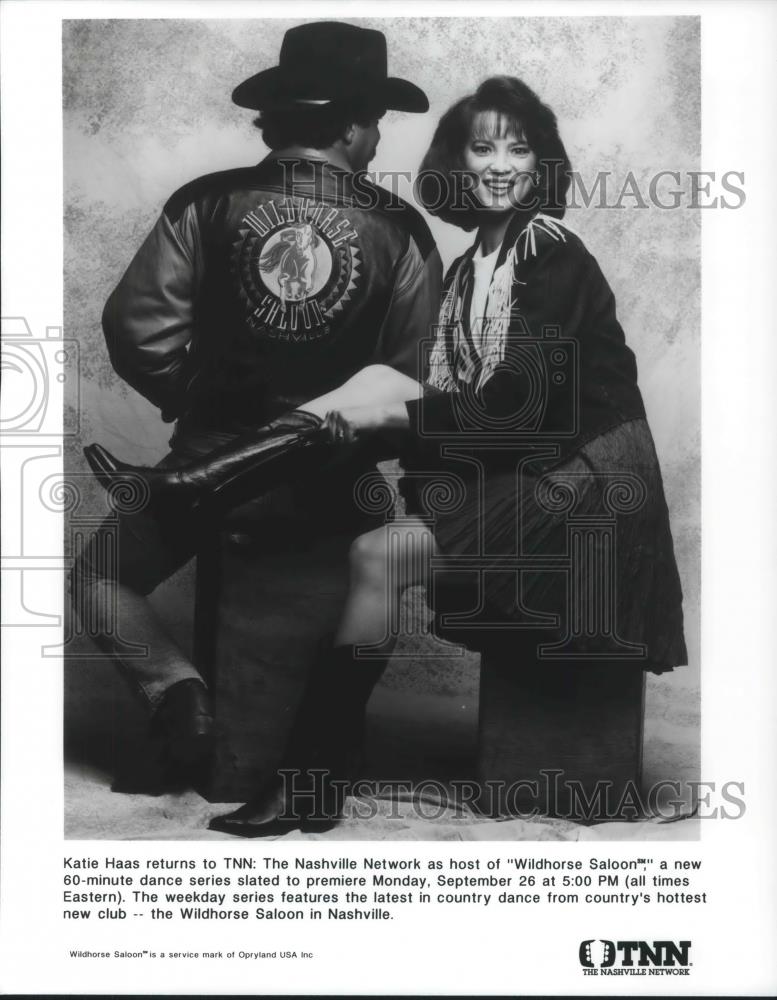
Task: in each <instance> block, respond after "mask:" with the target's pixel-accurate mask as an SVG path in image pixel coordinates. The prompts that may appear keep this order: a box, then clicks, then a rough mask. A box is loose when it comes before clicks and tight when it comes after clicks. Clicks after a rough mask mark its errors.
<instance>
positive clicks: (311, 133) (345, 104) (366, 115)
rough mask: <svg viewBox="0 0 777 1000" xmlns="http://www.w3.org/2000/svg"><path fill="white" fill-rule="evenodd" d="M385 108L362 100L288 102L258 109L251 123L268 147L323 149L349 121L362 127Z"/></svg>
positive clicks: (338, 134)
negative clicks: (258, 112)
mask: <svg viewBox="0 0 777 1000" xmlns="http://www.w3.org/2000/svg"><path fill="white" fill-rule="evenodd" d="M385 111H386V109H385V108H382V107H377V106H376V105H375V104H373V103H370V102H369V101H366V100H353V101H331V102H330V103H329V104H301V103H289V104H286V105H282V106H280V105H279V106H277V107H274V108H268V109H266V110H265V111H262V112H260V114H259V117H258V118H255V119H254V125H256V127H257V128H258V129H259V130H260V131H261V133H262V139H263V140H264V143H265V145H266V146H269V148H270V149H285V148H286V147H287V146H308V147H310V148H311V149H327V148H328V147H329V146H332V145H334V143H335V142H337V140H338V139H341V138H342V136H343V133H344V132H345V130H346V129H347V128H348V126H349V125H352V124H354V123H355V124H357V125H361V126H362V127H366V126H367V125H369V124H370V123H371V122H373V121H375V120H376V119H378V118H381V117H382V116H383V115H384V114H385Z"/></svg>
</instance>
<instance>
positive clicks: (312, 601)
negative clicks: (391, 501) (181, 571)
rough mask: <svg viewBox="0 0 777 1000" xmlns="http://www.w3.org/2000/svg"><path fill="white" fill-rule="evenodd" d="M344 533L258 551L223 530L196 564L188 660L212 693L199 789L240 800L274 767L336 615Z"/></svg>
mask: <svg viewBox="0 0 777 1000" xmlns="http://www.w3.org/2000/svg"><path fill="white" fill-rule="evenodd" d="M351 540H352V536H351V535H334V536H331V537H326V538H320V539H318V540H316V541H314V542H312V543H311V545H310V547H302V548H300V549H299V550H297V551H288V550H284V551H283V552H276V553H272V552H267V551H266V550H265V551H261V552H257V550H256V548H254V547H253V546H251V545H237V544H235V543H234V540H233V539H231V538H230V534H229V532H227V531H214V532H213V533H212V534H211V535H209V536H208V537H207V538H205V539H204V541H203V545H202V547H201V549H200V552H199V555H198V558H197V586H196V598H195V642H194V660H195V663H196V665H197V667H198V669H199V670H200V671H201V672H202V673H203V676H205V678H206V680H207V681H208V683H209V686H210V688H211V691H212V693H213V697H214V702H215V711H216V748H215V755H214V759H213V761H212V766H211V768H210V773H209V774H208V775H207V777H206V779H205V780H204V781H203V783H202V784H201V785H200V786H199V787H198V791H199V792H200V794H201V795H203V796H204V797H205V798H207V799H208V800H209V801H210V802H240V801H243V800H245V799H247V798H249V797H250V796H251V795H252V794H253V793H254V792H255V790H256V788H257V786H258V785H259V784H260V782H261V781H262V780H263V779H264V778H266V777H267V776H268V775H269V774H270V773H271V772H272V771H273V770H274V769H275V768H276V767H277V765H278V763H279V760H280V756H281V754H282V752H283V748H284V745H285V739H286V733H287V731H288V729H289V726H290V725H291V721H292V719H293V716H294V712H295V710H296V707H297V703H298V701H299V698H300V697H301V694H302V689H303V686H304V684H305V680H306V677H307V672H308V670H309V668H310V666H311V663H312V661H313V659H314V658H315V655H316V652H317V650H318V648H319V645H320V643H321V641H322V639H323V638H324V637H325V636H327V635H331V633H332V632H333V630H334V628H335V626H336V623H337V621H338V619H339V617H340V613H341V609H342V605H343V601H344V599H345V595H346V592H347V586H348V549H349V546H350V543H351Z"/></svg>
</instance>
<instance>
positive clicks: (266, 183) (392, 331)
mask: <svg viewBox="0 0 777 1000" xmlns="http://www.w3.org/2000/svg"><path fill="white" fill-rule="evenodd" d="M440 286H441V264H440V258H439V254H438V252H437V249H436V247H435V244H434V241H433V239H432V237H431V234H430V232H429V229H428V227H427V225H426V223H425V222H424V220H423V219H422V217H421V216H420V215H419V214H418V213H417V212H416V211H415V209H413V208H412V207H410V206H409V205H407V204H406V203H404V202H402V201H401V200H400V199H399V198H397V197H396V196H394V195H392V194H390V193H389V192H388V191H387V190H385V189H383V188H380V187H378V186H376V185H374V184H373V183H372V182H371V181H369V179H368V178H367V175H366V174H352V173H347V172H345V171H340V170H338V169H337V168H336V167H334V166H333V165H332V164H330V163H328V162H327V161H326V160H324V159H312V158H306V159H298V158H297V159H293V160H292V159H283V158H281V157H280V156H278V155H276V154H271V155H270V156H268V157H267V158H266V159H265V160H263V161H262V162H261V163H259V164H258V165H257V166H253V167H248V168H241V169H236V170H228V171H224V172H221V173H216V174H211V175H208V176H205V177H202V178H199V179H198V180H195V181H192V182H191V183H189V184H186V185H185V186H184V187H182V188H181V189H179V190H178V191H177V192H176V193H175V194H173V196H172V197H171V198H170V199H169V200H168V202H167V204H166V205H165V207H164V210H163V212H162V214H161V216H160V218H159V220H158V221H157V223H156V225H155V226H154V228H153V230H152V231H151V233H150V234H149V236H148V238H147V239H146V240H145V242H144V243H143V245H142V246H141V248H140V250H139V251H138V252H137V254H136V255H135V257H134V259H133V260H132V262H131V263H130V265H129V267H128V269H127V271H126V273H125V275H124V277H123V278H122V279H121V281H120V282H119V284H118V287H117V288H116V289H115V291H114V292H113V293H112V295H111V296H110V298H109V299H108V302H107V304H106V307H105V310H104V313H103V329H104V332H105V337H106V342H107V346H108V350H109V353H110V357H111V360H112V362H113V366H114V368H115V369H116V371H117V373H118V374H119V375H121V377H122V378H123V379H125V380H126V381H127V382H128V383H129V384H130V385H131V386H133V388H135V389H137V391H138V392H140V393H141V394H142V395H144V396H145V397H146V398H147V399H149V400H150V401H151V402H152V403H154V404H155V405H156V406H158V407H159V408H160V409H161V411H162V417H163V419H164V420H166V421H172V420H178V428H177V433H178V434H181V433H183V434H186V433H188V432H196V431H198V430H199V429H207V428H212V429H219V430H222V431H227V432H239V431H240V430H243V429H245V428H247V427H251V426H256V425H259V424H262V423H264V422H266V421H268V420H271V419H273V418H274V417H276V416H278V415H279V414H281V413H283V412H284V411H285V410H288V409H290V408H292V407H295V406H299V405H300V404H302V403H304V402H305V401H306V400H309V399H311V398H314V397H316V396H319V395H321V394H322V393H324V392H327V391H329V390H331V389H333V388H335V387H336V386H338V385H340V384H341V383H342V382H343V381H345V380H346V379H347V378H348V377H350V376H351V375H352V374H354V373H355V372H356V371H358V370H359V369H360V368H362V367H364V366H365V365H368V364H378V363H380V364H386V365H391V366H392V367H395V368H397V369H399V370H400V371H403V372H405V373H406V374H408V375H411V376H412V377H415V378H421V377H422V373H421V371H420V367H421V353H422V352H421V349H420V344H421V342H422V341H423V340H425V339H428V338H429V337H430V336H431V335H432V324H433V323H434V322H435V321H436V318H437V310H438V305H439V297H440Z"/></svg>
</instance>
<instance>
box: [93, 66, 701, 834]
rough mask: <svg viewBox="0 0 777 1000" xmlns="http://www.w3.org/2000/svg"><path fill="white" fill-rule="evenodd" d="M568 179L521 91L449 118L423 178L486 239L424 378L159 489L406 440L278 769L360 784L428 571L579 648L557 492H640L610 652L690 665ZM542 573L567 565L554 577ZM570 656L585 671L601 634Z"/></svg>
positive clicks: (622, 532) (660, 525)
mask: <svg viewBox="0 0 777 1000" xmlns="http://www.w3.org/2000/svg"><path fill="white" fill-rule="evenodd" d="M569 175H570V166H569V161H568V158H567V155H566V152H565V150H564V146H563V144H562V142H561V139H560V137H559V134H558V129H557V125H556V119H555V116H554V115H553V113H552V111H551V110H550V109H549V108H547V107H546V106H545V105H543V104H542V103H541V102H540V100H539V99H538V98H537V96H536V95H535V94H534V93H533V92H532V91H531V90H530V89H529V88H528V87H527V86H526V85H525V84H524V83H522V82H521V81H520V80H517V79H514V78H511V77H495V78H492V79H490V80H487V81H485V83H483V84H482V85H481V86H480V87H479V88H478V90H477V92H476V93H475V94H474V95H471V96H470V97H467V98H465V99H463V100H461V101H459V102H458V103H457V104H456V105H454V106H453V107H452V108H451V109H450V110H449V111H448V112H447V113H446V114H445V115H444V116H443V118H442V119H441V121H440V124H439V126H438V128H437V130H436V132H435V135H434V138H433V140H432V145H431V148H430V150H429V152H428V153H427V156H426V158H425V160H424V163H423V164H422V168H421V176H420V179H419V184H418V194H419V197H420V199H421V201H422V202H423V203H424V204H425V205H426V207H427V209H428V210H429V211H430V212H432V213H433V214H437V215H439V216H440V217H441V218H443V219H445V220H446V221H449V222H451V223H453V224H455V225H458V226H460V227H462V228H464V229H467V230H471V229H475V228H476V229H477V234H476V238H475V241H474V243H473V245H472V247H471V248H470V249H469V250H468V251H467V252H466V253H465V254H464V255H463V256H462V257H460V258H459V259H458V260H456V261H455V262H454V263H453V265H452V266H451V268H450V270H449V272H448V275H447V278H446V282H445V286H444V291H443V300H442V303H441V307H440V322H439V327H438V330H437V334H436V339H435V342H434V344H433V346H432V350H431V355H430V363H429V378H428V382H427V384H426V385H425V386H423V387H420V386H418V385H417V384H416V383H415V382H413V381H412V380H411V379H408V378H407V377H406V376H403V375H401V374H399V373H397V372H394V371H392V370H390V369H386V368H381V367H375V368H369V369H365V370H364V371H362V372H360V373H359V374H358V375H357V376H355V377H354V378H353V379H352V380H350V382H348V383H346V385H344V386H343V387H341V388H340V389H338V390H335V392H333V393H330V394H328V395H326V396H324V397H321V398H320V399H317V400H313V401H311V402H310V403H308V404H306V406H305V408H304V411H296V412H295V414H292V415H291V416H290V418H289V419H288V420H286V421H284V420H281V421H280V422H276V424H275V425H272V426H271V427H270V428H268V429H264V430H263V431H260V432H257V434H256V435H254V436H253V438H252V439H246V440H245V441H244V442H242V443H240V444H238V446H234V445H233V446H231V447H230V448H227V449H223V450H222V452H221V453H220V454H219V455H217V456H212V457H211V458H210V459H209V460H206V462H204V463H200V465H199V466H197V467H192V468H191V469H189V470H187V471H184V472H174V473H153V472H151V473H145V474H147V475H149V476H150V482H151V486H152V495H153V496H154V497H155V498H156V499H157V501H158V502H159V503H160V504H161V506H162V509H163V508H164V507H165V505H167V504H170V503H173V505H174V506H175V505H178V504H179V503H180V502H181V501H180V498H181V497H182V496H186V497H190V498H191V500H192V501H193V502H201V501H202V500H203V499H204V498H207V499H208V500H209V501H212V499H213V497H214V495H218V493H219V492H220V491H225V492H226V495H227V497H231V500H235V499H239V498H240V497H241V496H245V495H248V494H250V492H251V491H254V492H255V491H256V490H257V489H259V488H260V484H262V480H263V477H264V483H263V486H264V487H269V486H271V485H273V483H274V482H275V481H277V478H276V477H277V476H278V475H280V476H283V475H288V474H290V472H291V471H292V467H293V465H294V464H295V463H298V462H300V461H301V462H307V461H309V460H310V456H315V452H316V450H317V448H316V445H317V444H318V447H321V440H322V434H325V435H326V436H328V438H329V439H330V440H334V441H346V442H347V441H351V440H353V439H355V438H358V437H361V436H363V435H366V434H372V433H375V432H377V431H385V430H395V431H401V432H404V441H405V447H404V463H403V464H404V465H405V468H406V469H407V470H408V473H409V474H408V476H407V477H406V478H405V480H404V482H403V493H404V495H405V498H406V501H407V509H408V513H409V515H410V516H408V517H405V518H403V519H402V520H401V521H400V522H397V523H396V524H392V525H391V526H390V527H386V528H381V529H378V530H377V531H373V532H371V533H369V534H367V535H364V536H362V537H361V538H359V539H357V540H356V542H355V543H354V546H353V552H352V575H351V587H350V591H349V595H348V599H347V603H346V607H345V611H344V614H343V617H342V620H341V621H340V623H339V627H338V630H337V634H336V636H335V640H334V647H333V648H332V649H331V650H329V651H327V652H326V653H325V655H324V656H323V658H322V659H323V662H322V663H321V664H320V665H319V669H317V670H316V671H315V672H314V673H313V675H312V678H311V681H310V684H309V687H308V690H307V691H306V693H305V695H304V696H303V700H302V704H301V708H300V712H299V714H298V717H297V720H296V722H295V725H294V727H293V732H292V734H291V736H290V739H289V744H288V748H287V752H286V755H285V757H284V761H283V765H284V767H287V768H291V769H296V768H298V769H299V770H300V771H303V772H305V773H308V774H309V773H310V772H311V771H312V770H313V769H315V768H320V769H321V771H322V772H328V773H329V776H330V778H331V777H332V776H335V777H336V776H342V777H345V776H346V775H347V772H348V767H349V762H350V759H351V757H352V756H353V754H354V753H355V752H357V751H358V747H359V744H360V737H361V728H362V724H363V718H364V710H365V707H366V702H367V699H368V698H369V695H370V692H371V691H372V688H373V686H374V684H375V683H376V681H377V679H378V678H379V677H380V675H381V673H382V671H383V669H384V667H385V664H386V658H387V657H388V656H389V654H390V652H391V649H392V647H393V644H394V635H393V632H394V630H393V629H392V627H391V622H392V621H393V618H394V614H395V611H396V608H397V606H398V602H399V600H400V598H401V594H402V591H403V590H404V589H405V588H406V587H408V586H413V585H418V584H426V583H428V582H429V579H430V559H431V557H432V556H435V555H442V556H455V557H461V556H469V557H476V559H477V571H478V572H477V575H478V578H479V580H480V581H481V584H480V587H481V592H480V593H479V594H478V595H477V596H478V600H479V602H480V603H481V604H482V606H483V607H484V608H485V609H486V611H487V613H488V616H489V619H490V620H496V621H497V622H498V623H499V624H500V626H509V625H510V624H517V623H518V622H519V621H520V622H521V623H522V624H523V625H524V626H525V624H526V623H527V621H529V622H530V621H534V622H536V623H539V624H544V625H545V628H543V630H542V632H541V633H536V634H537V635H539V636H540V639H539V640H538V641H543V640H544V641H547V640H548V639H549V638H550V639H553V638H557V640H561V639H562V638H564V636H563V635H562V631H563V630H559V631H558V632H557V634H554V632H553V631H552V630H551V631H549V630H548V627H547V626H548V623H549V622H550V623H552V622H553V621H554V620H559V619H560V620H562V621H563V620H564V616H565V612H566V610H567V607H566V601H567V591H566V581H565V577H564V575H563V574H562V573H559V572H553V571H552V557H553V556H554V555H555V556H556V557H558V556H560V555H562V554H563V553H564V551H565V546H566V532H567V521H568V512H569V503H566V504H565V503H559V502H558V494H559V490H562V491H565V493H564V495H565V497H566V498H567V499H568V498H569V497H572V498H573V500H574V514H575V515H576V516H581V515H585V514H599V513H601V512H602V508H603V503H605V502H606V500H607V498H608V497H609V495H610V493H609V492H608V491H609V487H610V485H612V484H615V485H616V486H617V485H618V484H620V488H621V489H625V490H626V492H630V493H631V498H632V501H633V502H632V503H631V505H630V506H631V513H630V514H629V515H628V516H626V517H620V518H618V520H617V534H616V543H617V562H616V564H615V566H614V594H615V597H616V600H615V604H614V606H613V608H612V609H611V611H612V613H613V614H614V616H615V622H616V626H615V628H614V629H613V630H612V635H611V636H610V638H611V639H612V636H613V635H614V636H615V642H616V645H617V644H618V643H620V646H619V647H618V648H620V649H623V647H624V644H626V645H627V646H629V647H630V648H631V649H632V651H633V648H634V647H637V648H640V649H642V650H643V651H644V655H645V660H644V665H645V667H646V668H647V669H651V670H653V671H655V672H661V671H663V670H668V669H672V667H674V666H676V665H679V664H682V663H684V662H686V652H685V645H684V640H683V631H682V611H681V602H682V594H681V589H680V583H679V577H678V573H677V568H676V564H675V560H674V553H673V549H672V540H671V534H670V530H669V522H668V515H667V510H666V503H665V500H664V495H663V488H662V483H661V475H660V471H659V467H658V462H657V459H656V455H655V450H654V447H653V442H652V438H651V435H650V431H649V429H648V426H647V423H646V421H645V411H644V407H643V403H642V399H641V395H640V393H639V389H638V388H637V382H636V364H635V361H634V356H633V354H632V352H631V351H630V350H629V348H628V347H627V346H626V343H625V340H624V336H623V331H622V330H621V327H620V325H619V323H618V321H617V319H616V316H615V303H614V298H613V295H612V292H611V291H610V288H609V286H608V285H607V282H606V280H605V279H604V277H603V275H602V273H601V271H600V270H599V267H598V265H597V263H596V261H595V260H594V258H593V257H592V256H591V255H590V254H589V253H588V251H587V250H586V248H585V247H584V245H583V243H582V241H581V240H580V239H579V238H578V237H577V236H576V235H575V234H574V233H572V231H571V230H570V229H569V228H568V227H567V226H566V225H564V224H563V223H562V222H561V221H560V220H561V219H562V217H563V215H564V205H565V195H566V191H567V189H568V186H569V181H570V177H569ZM321 418H325V419H324V422H323V424H322V423H321ZM446 440H447V442H448V444H450V443H451V441H453V442H457V443H458V445H459V451H460V452H461V448H462V447H463V446H464V445H466V446H467V447H468V448H469V450H470V459H469V468H470V470H471V471H470V472H469V473H468V472H467V471H466V470H467V468H468V466H467V461H464V462H462V460H461V459H460V458H459V459H457V460H450V459H448V460H443V459H442V458H441V456H442V449H441V447H440V445H441V443H444V442H445V441H446ZM90 461H91V462H92V465H93V467H94V468H95V469H96V471H97V472H98V474H99V475H101V476H102V477H103V479H104V481H109V480H110V479H111V477H112V476H113V474H114V473H115V471H116V470H117V469H119V468H121V467H120V466H119V464H118V463H116V462H115V460H113V459H111V458H110V456H107V454H106V453H104V452H102V451H101V450H99V449H92V452H91V454H90ZM276 470H278V471H277V472H276ZM441 477H442V479H441ZM435 481H437V482H440V481H445V482H446V483H448V484H450V483H451V482H452V483H453V484H454V490H455V492H456V493H457V497H456V502H455V503H452V504H448V505H447V508H446V509H444V510H435V509H434V506H433V504H432V503H431V500H430V498H431V497H432V496H433V494H434V490H433V489H430V488H429V487H430V486H432V485H433V484H434V483H435ZM235 490H237V492H234V491H235ZM231 500H230V502H231ZM595 554H596V553H595ZM598 555H601V553H598ZM505 556H515V557H521V558H523V557H536V559H538V560H539V563H538V564H537V565H538V568H537V569H536V570H535V571H533V572H532V573H528V572H523V573H519V574H517V573H516V570H515V569H509V568H508V569H501V571H500V566H503V565H504V557H505ZM544 557H549V558H550V559H551V561H550V562H548V561H547V560H546V562H545V565H544V566H543V565H542V559H543V558H544ZM549 567H550V569H549ZM590 585H591V586H593V585H594V584H590ZM584 589H585V581H584V583H583V590H584ZM578 596H579V595H578ZM583 596H584V597H585V595H583ZM589 604H590V602H589ZM527 616H528V618H527ZM550 616H553V617H550ZM582 631H583V632H584V631H585V630H582ZM589 631H590V630H589ZM500 632H501V634H506V632H507V633H508V634H509V628H508V629H507V630H505V628H504V627H503V628H501V629H500ZM522 634H523V633H522ZM576 641H577V643H578V645H577V647H576V648H577V649H578V650H579V652H580V654H581V655H586V654H587V655H589V656H590V655H591V652H592V649H591V643H592V642H593V643H596V642H601V641H602V637H601V635H598V634H597V635H589V636H586V635H584V634H581V635H579V636H577V637H576ZM364 646H369V647H370V651H369V652H370V655H369V657H368V658H362V659H361V660H359V659H358V658H357V656H356V647H364ZM343 787H344V786H338V785H337V783H336V782H335V783H334V784H332V783H331V782H330V781H327V782H324V783H323V784H322V785H321V786H319V788H318V792H317V794H316V795H315V796H314V797H313V800H312V801H313V802H314V807H313V808H312V809H310V808H308V809H306V810H305V815H304V816H302V818H301V820H300V817H299V815H297V816H296V818H293V819H291V820H290V822H291V823H292V825H300V822H301V824H302V826H303V828H306V827H309V826H313V825H315V822H316V820H323V821H324V822H326V820H327V819H331V818H332V816H336V814H337V811H338V809H339V805H340V801H341V798H342V793H343ZM292 798H293V797H292V796H291V794H290V792H289V791H288V790H287V789H286V788H285V786H284V785H283V783H282V782H280V781H279V780H275V781H273V782H271V783H270V784H269V785H268V786H266V787H265V788H263V789H261V790H260V792H259V794H258V795H257V796H256V797H255V798H254V799H253V800H252V801H251V802H249V803H248V804H247V805H245V806H243V807H242V808H241V809H239V810H237V811H236V812H234V813H232V814H230V815H228V816H224V817H219V818H217V819H215V820H213V821H212V823H211V827H212V828H214V829H220V830H226V831H229V832H231V833H235V834H239V835H241V836H261V835H264V834H266V833H270V832H278V829H279V828H281V826H282V822H283V820H282V819H281V820H279V817H286V816H288V814H289V813H294V809H293V806H294V803H293V801H292Z"/></svg>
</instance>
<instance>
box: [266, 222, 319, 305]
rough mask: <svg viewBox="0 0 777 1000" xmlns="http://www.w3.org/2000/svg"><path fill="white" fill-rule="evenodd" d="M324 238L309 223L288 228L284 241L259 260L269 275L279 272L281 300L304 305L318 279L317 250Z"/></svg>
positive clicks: (281, 235) (282, 238)
mask: <svg viewBox="0 0 777 1000" xmlns="http://www.w3.org/2000/svg"><path fill="white" fill-rule="evenodd" d="M320 243H321V239H320V237H319V236H318V234H317V233H316V231H315V229H314V228H313V226H312V225H311V224H310V223H309V222H302V223H299V224H298V225H296V226H290V227H289V228H288V229H284V230H283V231H282V232H281V234H280V239H279V241H278V242H277V243H275V244H274V245H273V246H272V247H271V248H270V249H269V250H267V251H266V252H265V253H263V254H262V256H261V257H260V259H259V269H260V270H261V271H263V272H264V273H265V274H266V273H268V272H273V271H276V269H277V273H276V275H275V280H276V281H277V282H278V288H279V290H280V294H279V298H280V300H281V303H282V304H283V308H284V309H285V308H286V303H287V302H304V300H305V299H306V298H307V297H308V295H310V294H311V293H312V291H313V288H314V283H315V277H316V254H315V250H316V247H318V246H319V244H320Z"/></svg>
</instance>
